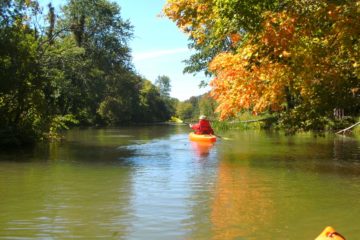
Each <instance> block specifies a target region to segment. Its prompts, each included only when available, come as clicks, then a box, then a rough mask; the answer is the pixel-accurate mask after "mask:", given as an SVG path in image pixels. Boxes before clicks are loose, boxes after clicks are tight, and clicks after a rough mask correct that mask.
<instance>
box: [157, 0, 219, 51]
mask: <svg viewBox="0 0 360 240" xmlns="http://www.w3.org/2000/svg"><path fill="white" fill-rule="evenodd" d="M211 6H212V1H211V0H203V1H198V0H168V1H167V3H166V4H165V6H164V8H163V12H164V14H165V15H166V16H167V17H168V18H169V19H170V20H172V21H174V22H175V23H176V25H177V26H178V27H179V28H180V29H181V30H182V31H184V32H185V33H187V34H189V35H190V37H193V38H194V39H195V40H196V41H197V43H198V44H201V43H202V41H203V40H204V37H205V34H206V33H205V30H206V25H208V24H211V19H215V13H214V12H213V11H212V8H211Z"/></svg>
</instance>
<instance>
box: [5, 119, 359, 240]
mask: <svg viewBox="0 0 360 240" xmlns="http://www.w3.org/2000/svg"><path fill="white" fill-rule="evenodd" d="M188 131H189V130H188V128H186V127H184V126H153V127H137V128H124V129H100V130H99V129H98V130H71V131H69V132H68V133H67V135H66V139H67V140H66V141H64V142H62V143H53V144H51V145H48V146H39V147H37V148H36V149H34V150H22V151H18V152H15V153H14V152H12V153H1V154H0V239H249V240H250V239H275V240H276V239H279V240H282V239H290V240H291V239H314V238H315V237H316V236H317V235H318V234H319V233H320V232H321V231H322V230H323V228H325V226H327V225H331V226H333V227H335V229H336V230H338V231H339V232H340V233H342V234H343V235H345V236H346V237H347V239H355V240H356V239H360V220H359V219H360V200H359V199H360V139H356V138H350V137H340V136H326V137H320V138H314V137H313V136H312V135H310V134H301V135H297V136H284V135H283V134H279V133H269V132H264V131H244V132H237V133H232V134H230V133H228V134H224V135H225V136H226V137H229V138H230V140H226V141H225V140H219V141H218V142H216V144H214V145H198V144H196V143H192V142H190V141H189V140H188Z"/></svg>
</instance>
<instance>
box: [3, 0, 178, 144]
mask: <svg viewBox="0 0 360 240" xmlns="http://www.w3.org/2000/svg"><path fill="white" fill-rule="evenodd" d="M56 11H58V12H56ZM132 37H133V27H132V25H131V23H130V22H129V21H125V20H123V19H122V17H121V15H120V7H119V6H118V5H117V4H116V3H113V2H111V1H108V0H76V1H73V0H69V1H67V2H66V4H65V5H64V6H62V7H61V9H59V10H56V9H55V8H54V7H53V6H52V5H51V4H49V5H48V6H47V7H45V9H42V8H41V7H40V6H39V3H38V2H37V1H21V0H5V1H1V3H0V139H1V140H0V146H7V145H23V144H30V143H34V142H36V141H38V140H39V139H45V138H58V137H59V135H58V132H59V130H60V129H64V128H67V127H69V126H71V125H73V124H78V125H83V126H84V125H85V126H95V125H100V126H106V125H122V124H129V123H137V122H158V121H165V120H168V119H169V118H170V116H172V115H173V114H174V113H175V107H174V106H175V103H176V101H177V100H176V99H172V98H170V97H169V94H168V91H169V87H170V86H169V79H168V78H167V77H166V76H161V77H159V78H158V79H157V84H155V85H154V84H152V83H151V82H150V81H149V80H146V79H144V78H143V77H141V76H139V75H138V74H137V73H136V71H135V69H134V66H133V65H132V58H131V49H130V48H129V46H128V42H129V41H130V40H131V39H132ZM164 83H165V89H164Z"/></svg>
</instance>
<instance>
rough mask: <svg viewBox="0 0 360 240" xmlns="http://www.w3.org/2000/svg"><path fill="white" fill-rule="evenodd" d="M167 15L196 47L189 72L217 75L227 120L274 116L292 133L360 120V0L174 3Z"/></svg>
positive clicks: (214, 83)
mask: <svg viewBox="0 0 360 240" xmlns="http://www.w3.org/2000/svg"><path fill="white" fill-rule="evenodd" d="M163 13H164V15H165V16H166V17H168V18H169V19H171V20H172V21H174V23H176V25H177V26H178V27H179V28H180V29H181V30H183V31H184V32H185V33H186V34H187V35H188V36H189V42H190V46H191V47H192V48H193V49H195V50H196V53H195V54H194V55H192V56H191V58H190V59H188V60H187V61H186V63H187V67H186V68H185V72H188V73H197V72H199V71H205V72H206V73H207V74H209V75H210V76H212V80H211V81H210V82H209V84H210V86H211V87H212V90H211V93H210V96H211V97H213V98H214V99H215V100H216V105H217V107H216V111H217V112H218V113H219V117H220V119H234V118H235V119H236V118H238V117H239V116H240V115H241V114H242V113H244V112H251V113H252V114H253V115H262V114H271V115H274V116H276V118H277V119H278V121H277V124H278V126H279V127H281V128H283V129H285V130H287V131H288V132H296V131H307V130H324V129H326V128H336V127H339V124H340V125H341V124H342V123H343V122H344V121H345V122H346V121H348V122H349V123H350V122H354V121H356V120H357V119H356V118H357V117H358V116H359V113H360V79H359V77H360V62H359V61H360V44H359V41H360V39H359V36H360V1H359V0H315V1H309V0H286V1H283V0H281V1H278V0H275V1H274V0H263V1H253V0H231V1H214V0H168V1H167V3H166V5H165V6H164V9H163Z"/></svg>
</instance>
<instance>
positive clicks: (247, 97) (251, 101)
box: [209, 48, 289, 119]
mask: <svg viewBox="0 0 360 240" xmlns="http://www.w3.org/2000/svg"><path fill="white" fill-rule="evenodd" d="M250 55H251V49H250V48H242V49H241V51H240V52H238V53H237V54H231V53H223V54H220V55H218V56H217V57H216V58H215V59H214V60H213V61H212V62H211V64H210V66H209V69H210V70H211V71H212V72H214V73H215V75H216V77H215V78H214V79H213V80H212V81H211V82H210V86H211V87H212V91H211V95H212V97H214V98H215V99H216V100H217V101H218V102H219V106H218V108H217V111H219V112H220V118H221V119H225V118H227V117H230V116H233V115H235V114H236V113H237V112H239V111H240V110H241V109H248V110H253V112H254V113H259V112H262V111H264V110H266V109H271V110H273V111H277V110H280V109H281V104H282V103H283V102H284V100H285V95H284V88H285V86H286V85H288V81H289V80H288V79H289V78H288V77H289V76H288V75H287V67H286V66H285V65H283V64H280V63H275V62H272V61H270V60H265V61H264V60H263V62H262V64H261V65H259V66H256V65H251V64H250V63H249V57H250ZM249 67H250V68H251V69H248V68H249Z"/></svg>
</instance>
